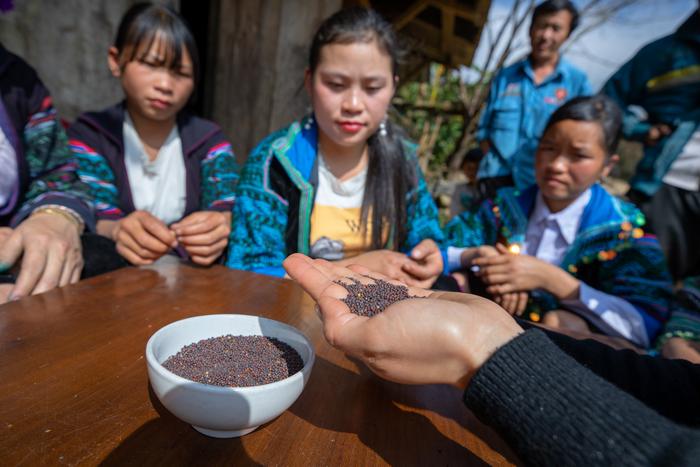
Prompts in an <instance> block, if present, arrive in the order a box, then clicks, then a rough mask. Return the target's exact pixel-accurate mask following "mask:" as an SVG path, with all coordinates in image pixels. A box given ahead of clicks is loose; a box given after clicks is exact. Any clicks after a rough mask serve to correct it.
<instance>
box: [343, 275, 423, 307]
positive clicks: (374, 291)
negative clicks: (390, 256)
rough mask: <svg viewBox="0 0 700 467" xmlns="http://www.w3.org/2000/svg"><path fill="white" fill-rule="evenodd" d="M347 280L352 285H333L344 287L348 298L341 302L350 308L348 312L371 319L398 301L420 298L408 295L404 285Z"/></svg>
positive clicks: (377, 280) (375, 280)
mask: <svg viewBox="0 0 700 467" xmlns="http://www.w3.org/2000/svg"><path fill="white" fill-rule="evenodd" d="M347 280H350V281H352V283H351V284H347V283H345V282H342V281H335V283H336V284H338V285H342V286H343V287H345V290H347V291H348V296H347V297H345V298H344V299H343V302H345V304H346V305H347V306H348V308H350V311H352V312H353V313H355V314H356V315H360V316H369V317H371V316H374V315H376V314H379V313H381V312H382V311H384V310H385V309H386V308H387V307H388V306H389V305H392V304H394V303H396V302H398V301H400V300H406V299H408V298H420V297H417V296H415V295H409V293H408V287H406V286H405V285H395V284H392V283H390V282H387V281H385V280H382V279H374V282H372V283H369V284H363V283H362V282H360V281H358V280H357V279H352V278H348V279H347Z"/></svg>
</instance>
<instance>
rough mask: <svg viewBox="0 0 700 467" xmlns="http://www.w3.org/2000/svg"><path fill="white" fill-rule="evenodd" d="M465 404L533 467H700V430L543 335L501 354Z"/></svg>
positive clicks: (533, 334) (533, 333)
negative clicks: (589, 366) (599, 372)
mask: <svg viewBox="0 0 700 467" xmlns="http://www.w3.org/2000/svg"><path fill="white" fill-rule="evenodd" d="M668 397H673V396H672V395H670V394H669V395H668ZM464 402H465V404H466V405H467V407H469V408H470V409H471V410H472V411H473V412H474V414H475V415H476V416H477V417H479V419H480V420H482V421H483V422H484V423H487V424H489V425H490V426H492V427H493V428H494V429H495V430H496V431H497V432H498V433H499V434H500V435H501V436H502V437H503V438H504V440H505V441H506V442H508V444H509V445H510V446H511V447H512V448H513V449H514V450H515V452H516V453H517V454H518V455H519V456H520V458H521V459H522V460H523V461H524V462H525V463H527V464H530V465H557V466H563V465H651V464H654V465H657V464H658V465H697V462H698V459H700V431H697V430H693V429H690V428H687V427H682V426H680V425H677V424H675V423H673V422H671V421H670V420H668V419H666V418H664V417H662V416H661V415H659V414H658V413H657V412H655V411H653V410H652V409H650V408H649V407H647V406H645V405H644V404H642V403H641V402H640V401H639V400H637V399H635V398H634V397H632V396H630V395H629V394H627V393H626V392H624V391H621V390H619V389H618V388H616V387H614V386H613V385H611V384H610V383H608V382H607V381H605V380H603V379H602V378H600V377H598V376H596V375H595V374H593V373H592V372H591V371H589V370H588V369H586V368H584V367H582V366H581V365H579V364H578V363H577V362H576V361H575V360H574V359H573V358H571V357H570V356H568V355H566V354H565V353H564V352H563V351H562V350H561V349H559V348H558V347H557V346H556V345H555V344H554V343H553V342H552V341H551V340H549V339H548V338H547V336H546V335H545V334H544V333H543V332H542V331H541V330H536V329H531V330H528V331H526V332H525V333H523V334H522V335H520V336H519V337H517V338H515V339H513V340H512V341H511V342H509V343H508V344H507V345H505V346H504V347H502V348H501V349H499V350H498V351H497V352H496V353H495V354H494V355H493V356H492V357H491V359H489V361H487V362H486V363H485V364H484V365H483V366H482V368H481V369H480V370H479V371H478V372H477V374H476V375H475V376H474V378H473V379H472V381H471V382H470V385H469V387H468V388H467V391H466V392H465V394H464Z"/></svg>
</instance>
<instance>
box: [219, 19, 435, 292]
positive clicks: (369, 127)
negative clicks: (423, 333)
mask: <svg viewBox="0 0 700 467" xmlns="http://www.w3.org/2000/svg"><path fill="white" fill-rule="evenodd" d="M397 56H398V50H397V44H396V37H395V35H394V33H393V31H392V30H391V26H390V25H389V24H388V23H386V22H385V21H384V20H383V19H382V18H381V17H380V16H379V15H378V14H377V13H375V12H374V11H372V10H367V9H363V8H351V9H346V10H342V11H340V12H338V13H336V14H335V15H333V16H331V17H330V18H328V19H327V20H326V21H325V22H324V23H323V24H322V25H321V27H320V28H319V30H318V31H317V32H316V35H315V36H314V39H313V42H312V44H311V50H310V54H309V68H308V70H307V72H306V76H305V86H306V90H307V92H308V94H309V96H310V99H311V105H312V108H313V114H312V115H311V116H309V117H307V118H304V119H303V120H302V121H300V122H295V123H293V124H292V125H291V126H289V127H288V128H286V129H283V130H281V131H279V132H277V133H274V134H272V135H270V136H268V137H267V138H265V139H264V140H263V141H262V142H261V143H260V144H259V145H258V147H257V148H256V149H254V150H253V152H252V154H251V155H250V157H249V158H248V160H247V162H246V165H245V167H244V168H243V171H242V174H241V180H240V183H239V185H238V190H237V194H236V204H235V206H234V210H233V226H232V231H231V247H230V251H229V256H228V262H227V264H228V266H229V267H231V268H238V269H248V270H253V271H257V272H262V273H267V274H273V275H279V276H282V275H284V270H283V269H282V261H283V260H284V258H285V257H286V256H287V255H289V254H291V253H294V252H302V253H306V254H310V255H311V256H313V257H317V258H324V259H328V260H336V261H340V262H343V263H348V262H352V263H358V264H363V265H365V266H367V267H369V268H370V269H373V270H377V271H381V272H384V273H385V274H387V275H389V276H391V277H394V278H397V279H401V280H404V281H406V282H409V283H412V284H417V285H423V286H427V285H430V283H431V282H432V280H434V279H435V278H436V277H437V275H439V274H440V273H441V272H442V264H443V261H442V256H441V255H440V253H439V251H437V250H435V252H434V253H432V254H430V255H425V254H424V251H425V250H426V248H425V246H429V245H431V243H432V240H427V239H435V240H436V241H438V242H439V241H440V240H441V239H442V233H441V231H440V228H439V224H438V218H437V209H436V207H435V205H434V203H433V201H432V199H431V197H430V195H429V193H428V191H427V189H426V185H425V182H424V180H423V178H422V175H421V172H420V169H419V168H418V165H417V163H416V157H415V147H414V146H412V145H411V144H410V143H408V142H407V141H406V140H405V139H403V138H402V137H401V136H400V134H399V130H398V129H397V128H395V127H394V125H393V124H392V123H391V122H390V121H389V120H388V119H387V111H388V108H389V104H390V102H391V99H392V97H393V95H394V92H395V90H396V85H397V81H398V77H397V74H396V73H397ZM419 244H420V245H419ZM417 245H418V247H416V246H417ZM399 251H404V252H408V251H411V255H410V256H407V255H406V254H404V253H400V252H399ZM431 251H432V250H431Z"/></svg>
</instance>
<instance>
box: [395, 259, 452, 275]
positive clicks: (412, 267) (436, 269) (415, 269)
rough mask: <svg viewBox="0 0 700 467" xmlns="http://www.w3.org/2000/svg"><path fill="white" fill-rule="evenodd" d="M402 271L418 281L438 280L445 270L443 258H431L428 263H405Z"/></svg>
mask: <svg viewBox="0 0 700 467" xmlns="http://www.w3.org/2000/svg"><path fill="white" fill-rule="evenodd" d="M401 269H403V270H404V271H405V272H407V273H409V274H410V275H411V276H413V277H415V278H418V279H430V278H433V279H435V278H437V276H439V275H440V273H441V272H442V269H443V265H442V257H440V258H433V257H431V258H430V259H428V260H427V261H426V262H423V263H418V262H416V261H409V262H408V263H405V264H404V265H403V266H402V267H401Z"/></svg>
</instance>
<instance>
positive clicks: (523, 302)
mask: <svg viewBox="0 0 700 467" xmlns="http://www.w3.org/2000/svg"><path fill="white" fill-rule="evenodd" d="M528 298H529V295H528V293H527V292H520V293H518V304H517V306H516V308H515V314H516V315H518V316H521V315H522V314H523V313H524V312H525V309H526V308H527V301H528Z"/></svg>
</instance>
